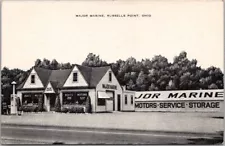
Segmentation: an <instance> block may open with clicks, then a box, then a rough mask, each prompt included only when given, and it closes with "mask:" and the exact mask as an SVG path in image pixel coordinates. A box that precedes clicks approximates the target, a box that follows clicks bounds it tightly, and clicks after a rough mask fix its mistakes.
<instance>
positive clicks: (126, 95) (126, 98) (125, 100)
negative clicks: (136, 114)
mask: <svg viewBox="0 0 225 146" xmlns="http://www.w3.org/2000/svg"><path fill="white" fill-rule="evenodd" d="M125 104H127V95H125Z"/></svg>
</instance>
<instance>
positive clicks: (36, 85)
mask: <svg viewBox="0 0 225 146" xmlns="http://www.w3.org/2000/svg"><path fill="white" fill-rule="evenodd" d="M31 75H35V83H31ZM43 87H44V86H43V84H42V82H41V80H40V78H39V76H38V74H37V72H36V71H35V70H34V69H33V70H32V71H31V73H30V75H29V77H28V78H27V80H26V82H25V84H24V86H23V88H43Z"/></svg>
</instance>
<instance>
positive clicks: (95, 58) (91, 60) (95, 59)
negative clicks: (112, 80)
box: [82, 53, 108, 67]
mask: <svg viewBox="0 0 225 146" xmlns="http://www.w3.org/2000/svg"><path fill="white" fill-rule="evenodd" d="M82 65H84V66H89V67H99V66H106V65H108V64H107V62H106V61H103V60H102V59H100V57H99V55H95V54H93V53H89V54H88V56H87V58H86V59H85V61H84V62H83V63H82Z"/></svg>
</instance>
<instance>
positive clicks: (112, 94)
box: [106, 90, 115, 111]
mask: <svg viewBox="0 0 225 146" xmlns="http://www.w3.org/2000/svg"><path fill="white" fill-rule="evenodd" d="M106 94H108V96H109V97H110V100H112V102H113V111H115V101H114V100H115V99H114V91H110V90H106Z"/></svg>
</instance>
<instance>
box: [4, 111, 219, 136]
mask: <svg viewBox="0 0 225 146" xmlns="http://www.w3.org/2000/svg"><path fill="white" fill-rule="evenodd" d="M221 116H223V114H222V113H170V112H167V113H165V112H114V113H95V114H72V113H71V114H64V113H25V114H23V115H22V116H15V115H10V116H7V115H3V116H2V118H1V119H2V123H3V124H4V123H5V124H25V125H49V126H50V125H51V126H71V127H89V128H110V129H132V130H147V131H162V132H185V133H186V132H189V133H216V132H218V131H223V119H220V118H212V117H221Z"/></svg>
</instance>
